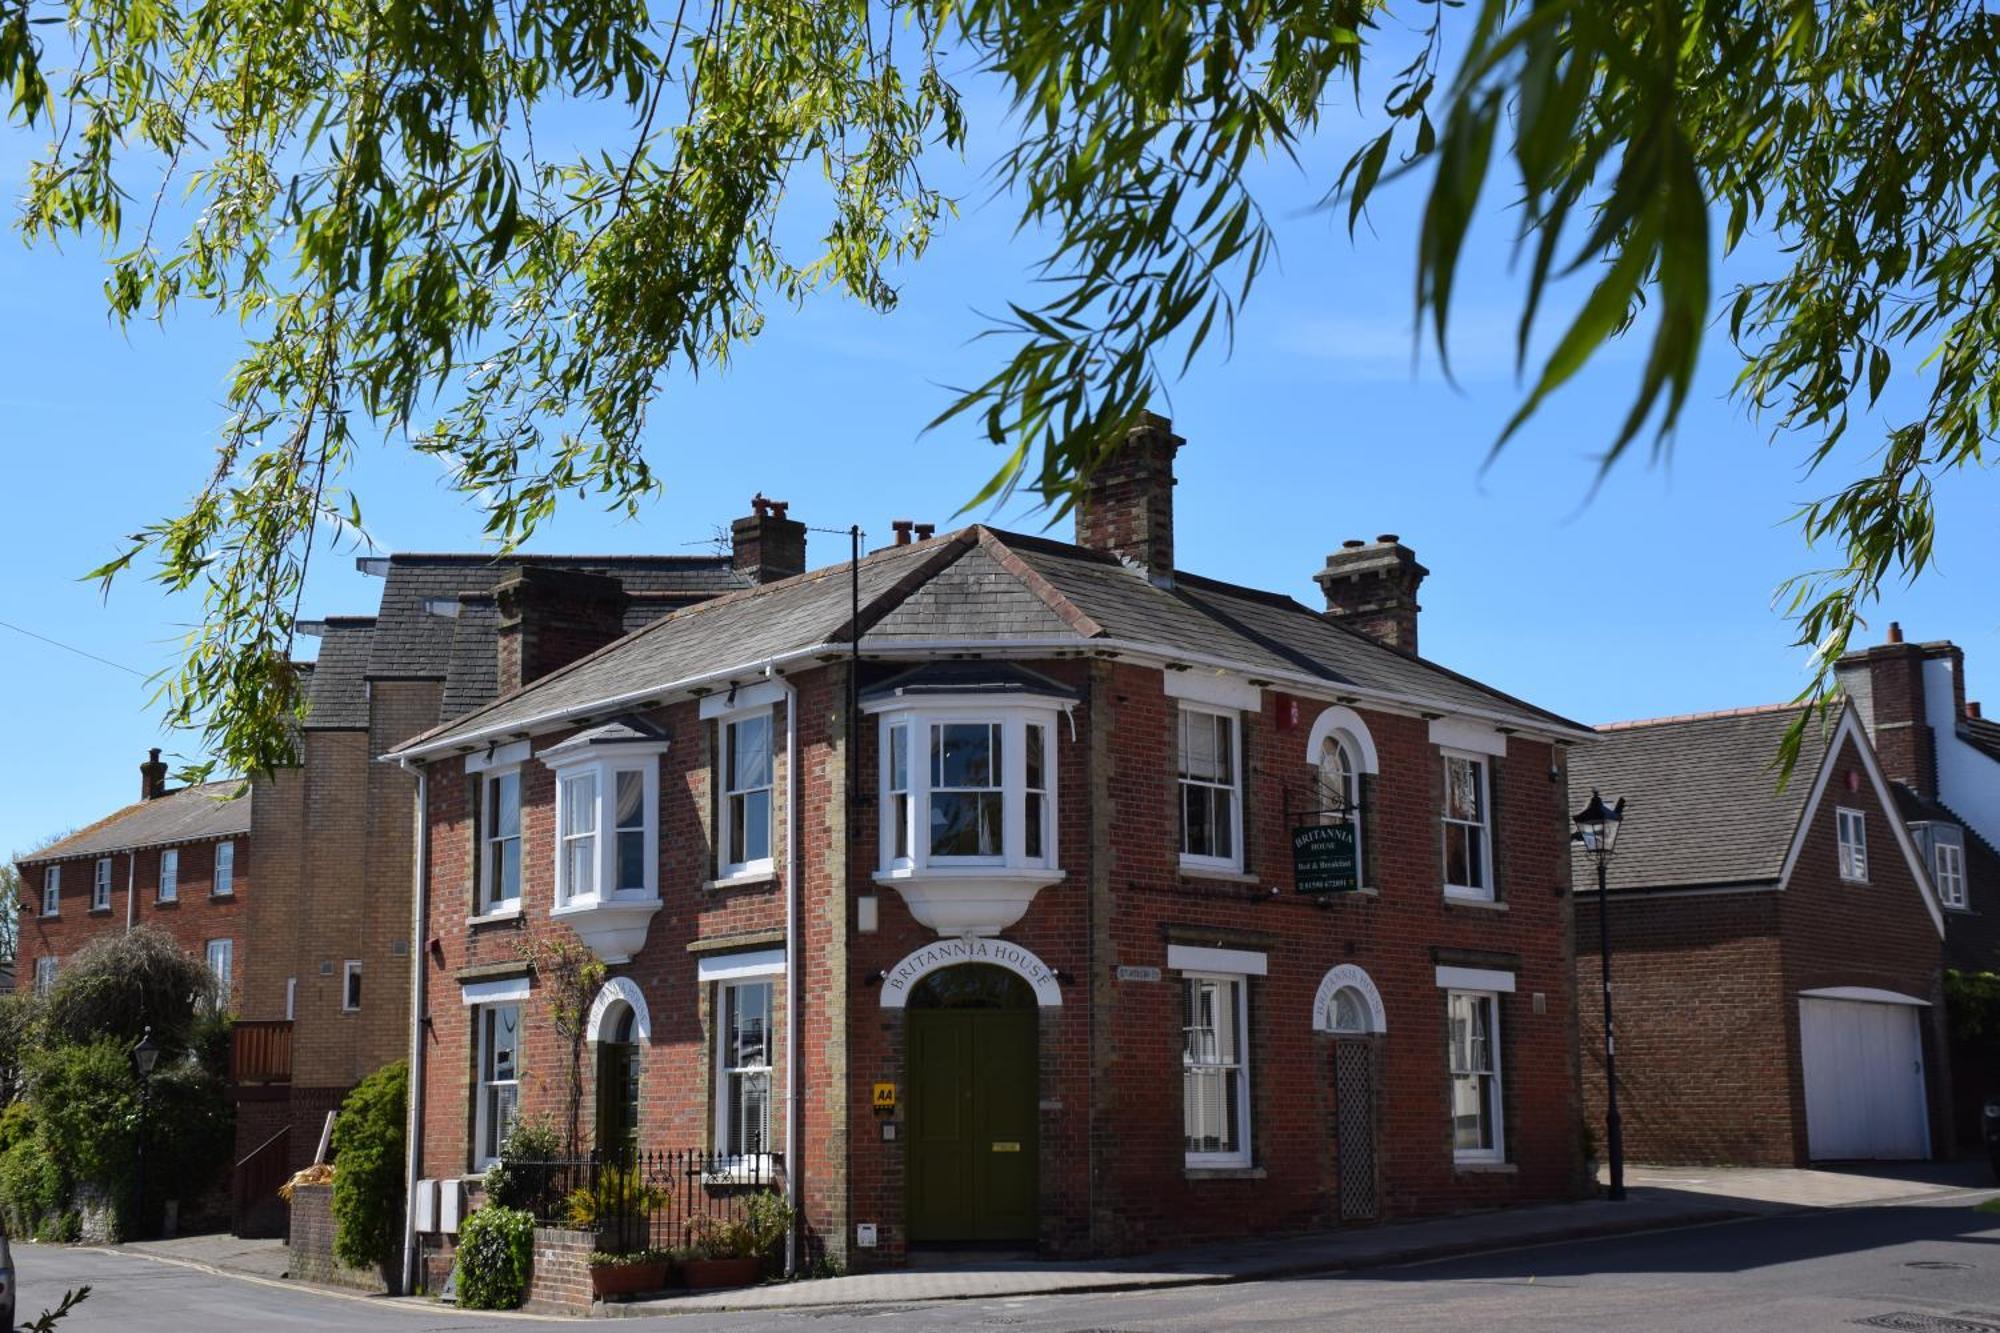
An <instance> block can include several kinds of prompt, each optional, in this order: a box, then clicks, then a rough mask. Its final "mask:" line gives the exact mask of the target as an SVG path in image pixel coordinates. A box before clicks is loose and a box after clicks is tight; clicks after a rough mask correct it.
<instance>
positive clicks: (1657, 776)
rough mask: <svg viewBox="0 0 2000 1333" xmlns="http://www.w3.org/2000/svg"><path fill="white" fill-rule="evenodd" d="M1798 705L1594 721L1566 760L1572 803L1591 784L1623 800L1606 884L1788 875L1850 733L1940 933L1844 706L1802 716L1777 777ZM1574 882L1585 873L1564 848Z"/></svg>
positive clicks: (1739, 882)
mask: <svg viewBox="0 0 2000 1333" xmlns="http://www.w3.org/2000/svg"><path fill="white" fill-rule="evenodd" d="M1802 708H1803V705H1799V704H1776V705H1770V706H1766V707H1761V708H1741V709H1735V710H1732V711H1729V712H1723V713H1703V714H1691V715H1687V716H1682V717H1669V718H1660V719H1657V720H1654V721H1650V722H1625V723H1613V724H1611V725H1609V726H1605V727H1600V728H1598V734H1599V735H1601V736H1603V737H1604V741H1603V743H1602V744H1599V745H1594V746H1586V747H1580V748H1579V749H1578V750H1577V751H1575V752H1574V754H1573V755H1572V757H1571V759H1570V766H1569V794H1570V800H1571V802H1572V808H1581V807H1582V806H1583V805H1584V803H1585V802H1587V801H1588V800H1589V799H1590V793H1591V792H1592V791H1593V790H1596V791H1598V792H1601V793H1602V794H1603V795H1604V796H1605V798H1606V799H1607V800H1615V799H1617V798H1619V797H1624V798H1626V800H1627V802H1628V810H1629V814H1628V816H1627V818H1628V819H1629V821H1630V822H1629V823H1627V824H1625V825H1624V826H1623V827H1621V828H1620V830H1619V834H1618V851H1617V854H1616V855H1615V856H1613V857H1612V858H1611V862H1610V865H1609V866H1608V867H1607V870H1606V887H1607V888H1609V889H1610V890H1611V891H1613V892H1619V891H1626V892H1630V891H1634V890H1640V889H1674V888H1704V887H1712V888H1722V887H1738V886H1746V887H1747V886H1756V885H1766V886H1773V887H1776V888H1780V889H1782V888H1783V887H1784V886H1785V883H1786V881H1788V880H1789V879H1790V878H1791V874H1792V869H1793V867H1794V866H1795V865H1797V863H1798V858H1799V853H1800V851H1801V850H1802V849H1803V847H1804V846H1805V841H1806V836H1807V834H1808V833H1809V832H1810V831H1811V828H1812V818H1813V814H1814V812H1815V811H1817V810H1818V809H1819V806H1820V801H1821V799H1822V798H1823V797H1824V796H1825V794H1826V788H1827V782H1828V779H1829V778H1830V777H1831V775H1832V773H1833V770H1834V767H1835V764H1836V761H1837V760H1838V759H1839V757H1840V754H1841V751H1842V750H1843V749H1844V748H1845V746H1847V745H1848V744H1850V743H1851V744H1852V745H1853V746H1854V748H1855V752H1856V753H1857V754H1859V755H1860V756H1861V763H1862V767H1863V768H1864V769H1865V770H1866V771H1867V775H1868V781H1869V786H1870V789H1871V790H1872V791H1873V792H1874V793H1875V797H1876V800H1877V801H1878V802H1879V803H1880V806H1881V809H1882V812H1883V814H1884V816H1885V817H1886V818H1887V820H1888V824H1889V828H1890V830H1891V832H1892V834H1893V835H1894V837H1895V839H1896V845H1897V847H1898V849H1899V850H1900V851H1901V852H1902V855H1903V858H1904V861H1905V863H1906V864H1907V865H1908V867H1909V870H1910V875H1911V878H1912V879H1914V880H1915V882H1916V885H1917V891H1918V893H1919V894H1921V895H1922V897H1923V900H1924V906H1925V908H1926V910H1928V912H1929V913H1930V917H1931V922H1932V924H1933V925H1934V926H1936V927H1937V931H1938V934H1939V935H1943V934H1944V914H1943V912H1942V911H1941V910H1940V909H1939V907H1938V904H1937V895H1936V892H1935V891H1934V890H1933V889H1932V887H1931V882H1930V872H1929V870H1928V868H1927V867H1926V866H1925V865H1924V861H1923V857H1922V856H1921V855H1920V854H1919V853H1918V851H1917V847H1916V844H1915V842H1914V841H1912V839H1911V837H1910V831H1909V829H1908V828H1907V827H1906V826H1905V825H1904V823H1903V819H1902V817H1901V814H1900V811H1899V808H1898V805H1897V800H1896V795H1895V792H1894V791H1893V790H1892V789H1891V787H1890V784H1889V782H1888V780H1887V779H1886V778H1884V777H1883V776H1882V766H1881V764H1880V763H1879V762H1878V761H1877V760H1876V758H1875V748H1874V747H1873V746H1872V745H1870V744H1869V743H1868V735H1867V732H1866V731H1865V730H1864V729H1863V728H1862V726H1861V720H1860V718H1859V717H1858V716H1857V714H1856V713H1855V710H1854V706H1853V705H1852V704H1849V703H1843V704H1842V705H1841V707H1840V712H1839V715H1838V716H1837V717H1836V718H1835V719H1834V720H1833V721H1832V723H1831V724H1824V723H1822V724H1819V725H1815V724H1813V723H1811V722H1808V723H1807V725H1806V729H1805V738H1804V740H1803V741H1802V742H1801V744H1800V746H1799V757H1798V762H1797V764H1796V765H1795V766H1794V767H1793V769H1792V773H1791V780H1790V781H1788V782H1787V783H1785V785H1784V787H1783V788H1782V789H1780V788H1779V786H1778V773H1777V768H1776V766H1775V761H1776V759H1777V755H1778V746H1779V744H1780V742H1781V741H1782V739H1783V737H1784V735H1785V732H1786V731H1787V730H1788V729H1789V728H1790V727H1791V725H1792V723H1793V722H1794V721H1796V720H1797V719H1798V717H1799V714H1800V712H1801V710H1802ZM1572 855H1573V856H1574V858H1575V860H1574V863H1573V864H1574V868H1575V870H1576V873H1577V879H1576V881H1575V882H1576V883H1577V884H1578V885H1579V886H1583V887H1591V885H1590V882H1589V881H1587V880H1586V879H1585V878H1584V875H1585V874H1586V873H1589V874H1591V875H1593V876H1594V874H1595V871H1594V868H1592V867H1591V866H1590V865H1589V864H1588V857H1587V856H1586V854H1585V853H1584V852H1583V851H1582V850H1581V849H1580V848H1577V849H1574V850H1573V852H1572Z"/></svg>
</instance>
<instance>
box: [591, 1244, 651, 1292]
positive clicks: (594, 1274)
mask: <svg viewBox="0 0 2000 1333" xmlns="http://www.w3.org/2000/svg"><path fill="white" fill-rule="evenodd" d="M669 1262H670V1259H669V1256H668V1255H667V1253H666V1252H665V1251H664V1250H635V1251H633V1252H631V1253H629V1254H611V1253H607V1252H605V1251H603V1250H595V1251H593V1252H592V1253H591V1256H590V1294H591V1297H592V1298H593V1299H595V1300H600V1301H601V1300H605V1299H608V1298H610V1297H613V1296H636V1295H638V1294H639V1293H641V1292H647V1291H660V1290H662V1289H663V1288H665V1287H666V1285H667V1266H668V1264H669Z"/></svg>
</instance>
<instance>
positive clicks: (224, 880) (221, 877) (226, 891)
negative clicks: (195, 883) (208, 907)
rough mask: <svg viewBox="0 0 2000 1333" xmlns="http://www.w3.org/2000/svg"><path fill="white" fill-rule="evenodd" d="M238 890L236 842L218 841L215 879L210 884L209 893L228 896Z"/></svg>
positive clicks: (217, 896)
mask: <svg viewBox="0 0 2000 1333" xmlns="http://www.w3.org/2000/svg"><path fill="white" fill-rule="evenodd" d="M235 892H236V844H235V843H234V842H218V843H216V844H215V879H214V882H213V883H212V884H210V885H209V893H210V895H211V896H213V897H216V898H228V897H230V896H232V895H233V894H235Z"/></svg>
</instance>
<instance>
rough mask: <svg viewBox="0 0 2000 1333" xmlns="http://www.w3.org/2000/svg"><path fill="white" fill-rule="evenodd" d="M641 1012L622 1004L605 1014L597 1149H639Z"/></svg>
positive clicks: (599, 1068) (619, 1151)
mask: <svg viewBox="0 0 2000 1333" xmlns="http://www.w3.org/2000/svg"><path fill="white" fill-rule="evenodd" d="M637 1024H638V1015H637V1014H636V1013H634V1012H633V1009H632V1006H631V1005H629V1004H625V1003H622V1002H621V1003H619V1004H618V1005H617V1006H615V1007H614V1008H613V1009H612V1011H611V1012H609V1013H607V1014H606V1015H605V1022H604V1026H603V1027H602V1028H601V1029H600V1035H599V1037H598V1039H597V1139H596V1142H597V1149H598V1151H599V1152H602V1153H617V1154H620V1155H624V1154H631V1153H636V1152H637V1151H638V1150H639V1042H638V1034H637V1032H636V1030H635V1029H636V1027H637Z"/></svg>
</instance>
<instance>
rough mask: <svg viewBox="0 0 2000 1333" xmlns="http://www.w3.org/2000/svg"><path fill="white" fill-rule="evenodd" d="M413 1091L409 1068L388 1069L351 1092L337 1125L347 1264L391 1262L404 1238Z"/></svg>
mask: <svg viewBox="0 0 2000 1333" xmlns="http://www.w3.org/2000/svg"><path fill="white" fill-rule="evenodd" d="M409 1089H410V1071H409V1067H408V1066H407V1065H405V1064H404V1063H403V1062H402V1061H400V1060H399V1061H397V1062H396V1063H395V1064H392V1065H384V1066H383V1067H382V1068H380V1069H378V1070H376V1071H375V1072H374V1073H372V1074H370V1075H369V1076H368V1077H367V1078H365V1079H363V1080H361V1085H360V1086H359V1087H357V1088H355V1090H354V1091H353V1092H350V1093H349V1094H347V1100H346V1101H345V1102H343V1103H341V1107H340V1116H339V1118H338V1119H336V1120H335V1121H334V1122H333V1156H334V1161H335V1162H336V1164H337V1165H338V1167H339V1169H338V1170H337V1171H336V1172H335V1173H334V1177H333V1252H334V1254H335V1256H337V1257H338V1258H339V1259H340V1261H341V1262H342V1263H344V1264H352V1265H354V1266H355V1267H357V1268H371V1267H376V1266H379V1265H381V1264H386V1263H388V1262H389V1260H390V1259H392V1258H394V1257H395V1255H396V1250H397V1245H398V1243H399V1242H400V1240H401V1239H402V1213H401V1206H402V1200H403V1142H404V1140H403V1130H404V1116H405V1114H406V1111H407V1107H408V1101H409Z"/></svg>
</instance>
